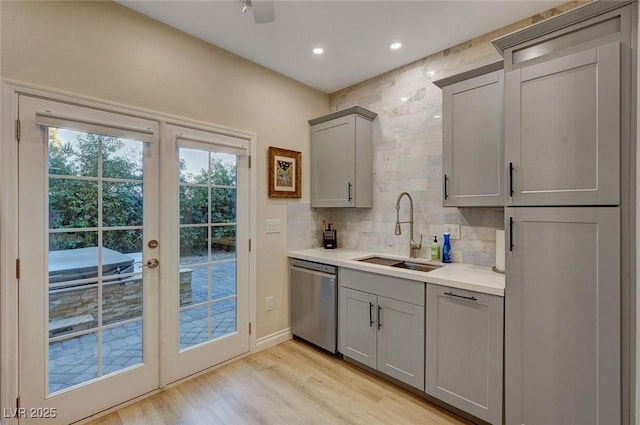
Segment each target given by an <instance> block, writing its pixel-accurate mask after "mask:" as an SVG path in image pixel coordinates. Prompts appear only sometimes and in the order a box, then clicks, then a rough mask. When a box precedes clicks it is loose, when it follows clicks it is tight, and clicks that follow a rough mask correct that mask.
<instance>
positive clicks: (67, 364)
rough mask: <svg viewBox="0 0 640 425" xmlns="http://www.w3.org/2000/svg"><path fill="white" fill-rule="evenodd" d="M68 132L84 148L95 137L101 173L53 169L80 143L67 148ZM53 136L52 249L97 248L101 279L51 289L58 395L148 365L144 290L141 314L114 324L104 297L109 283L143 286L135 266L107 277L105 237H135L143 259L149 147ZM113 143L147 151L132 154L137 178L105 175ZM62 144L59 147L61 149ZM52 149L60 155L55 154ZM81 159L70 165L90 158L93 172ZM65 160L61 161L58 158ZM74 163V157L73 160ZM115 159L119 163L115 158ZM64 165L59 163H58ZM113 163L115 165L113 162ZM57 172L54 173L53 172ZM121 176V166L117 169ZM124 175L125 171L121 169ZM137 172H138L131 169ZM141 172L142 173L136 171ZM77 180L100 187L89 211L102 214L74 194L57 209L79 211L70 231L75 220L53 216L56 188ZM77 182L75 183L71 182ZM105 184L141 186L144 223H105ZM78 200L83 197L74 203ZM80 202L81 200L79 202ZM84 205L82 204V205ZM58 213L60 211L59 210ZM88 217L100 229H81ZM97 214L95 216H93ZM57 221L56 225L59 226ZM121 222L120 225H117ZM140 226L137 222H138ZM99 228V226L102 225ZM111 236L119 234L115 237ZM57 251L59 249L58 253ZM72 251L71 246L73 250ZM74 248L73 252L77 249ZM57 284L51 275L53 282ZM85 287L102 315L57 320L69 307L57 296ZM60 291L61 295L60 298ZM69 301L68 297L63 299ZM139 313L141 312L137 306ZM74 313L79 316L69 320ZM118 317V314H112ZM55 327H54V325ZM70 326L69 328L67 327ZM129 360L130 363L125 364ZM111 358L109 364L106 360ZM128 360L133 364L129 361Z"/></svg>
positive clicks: (53, 381)
mask: <svg viewBox="0 0 640 425" xmlns="http://www.w3.org/2000/svg"><path fill="white" fill-rule="evenodd" d="M60 132H62V133H66V136H67V137H74V136H75V137H76V143H75V144H76V145H78V144H79V141H80V137H82V136H84V137H87V138H89V139H93V141H94V142H96V143H94V145H95V146H93V147H94V148H95V149H96V153H95V172H88V173H81V174H89V175H73V174H72V173H70V172H69V171H73V168H74V166H75V167H76V169H77V167H78V164H77V163H76V164H67V165H69V167H68V168H69V169H68V170H67V173H66V174H65V173H64V170H62V171H63V172H62V173H60V172H59V171H60V168H59V167H57V168H54V167H53V166H52V165H54V164H53V163H54V162H55V160H56V158H55V157H54V156H55V154H56V152H55V151H56V149H58V152H57V153H58V154H59V153H60V152H61V151H63V150H64V149H72V148H71V146H73V145H74V143H73V142H68V144H67V147H66V148H65V147H64V146H63V145H61V144H63V143H64V142H66V141H65V140H63V139H62V138H61V137H60V135H59V133H60ZM47 136H48V147H49V154H48V158H49V161H48V162H49V166H50V169H49V173H48V181H49V192H48V195H49V196H48V198H49V202H48V203H47V204H48V206H49V208H50V211H49V224H48V226H47V227H48V228H49V231H48V233H49V250H50V251H51V252H52V253H55V251H58V253H60V251H65V249H64V248H62V249H53V248H61V247H62V246H64V240H63V241H62V242H63V243H58V244H56V243H55V242H53V241H55V240H56V239H58V238H60V239H64V238H65V237H67V246H81V247H82V248H86V247H93V246H95V247H96V269H97V270H96V274H97V275H96V276H94V277H92V278H86V279H71V280H66V281H62V282H57V283H50V284H49V286H48V293H49V308H48V309H47V310H48V311H47V317H48V321H49V329H50V331H49V356H48V360H49V361H48V364H47V368H48V373H47V378H48V381H49V382H48V389H49V392H50V393H55V392H57V391H61V390H65V389H68V388H71V387H73V386H76V385H79V384H83V383H85V382H87V381H89V380H91V379H96V378H100V377H102V376H104V375H107V374H110V373H112V372H117V371H119V370H122V369H124V368H127V367H130V366H133V365H135V364H139V363H142V360H143V357H142V290H141V289H140V292H141V293H140V295H139V299H138V300H137V301H138V304H139V306H138V310H139V316H138V317H133V318H124V319H123V318H119V319H120V320H118V318H116V319H115V320H114V318H113V317H111V318H110V323H106V321H105V320H104V319H105V317H104V316H105V306H104V304H105V301H111V300H109V299H105V298H106V297H105V294H104V286H103V285H104V284H115V285H125V283H123V282H122V281H123V280H129V281H133V280H135V279H136V278H137V280H139V281H140V283H139V285H140V287H142V273H141V269H140V268H135V267H134V268H132V269H133V271H131V272H129V273H122V274H118V275H117V276H107V275H104V273H103V267H105V265H104V264H103V263H104V261H103V260H104V253H105V249H108V248H107V246H105V245H108V244H109V242H110V241H111V242H113V240H114V239H115V238H114V237H108V238H106V239H108V240H107V241H105V233H106V234H107V235H109V236H111V235H116V236H117V232H122V231H127V232H130V234H131V235H133V234H135V239H137V241H136V245H137V250H138V251H139V252H138V253H137V255H136V257H139V258H138V259H139V260H141V259H142V245H141V242H142V230H143V227H142V189H143V186H142V183H143V181H142V180H141V178H142V176H143V168H144V166H143V152H144V149H145V147H144V144H143V142H139V141H133V140H125V139H117V138H110V137H108V136H101V135H97V134H91V133H82V132H77V131H69V130H64V129H58V128H55V127H49V128H48V131H47ZM108 142H115V143H116V144H117V146H121V145H124V146H125V147H126V146H129V147H131V145H132V144H136V145H138V146H139V147H141V149H137V152H129V153H130V154H131V153H138V154H139V164H138V167H133V171H134V172H133V173H131V174H132V177H133V178H122V176H119V177H113V176H112V175H113V174H112V171H107V172H106V173H105V170H104V163H103V161H104V160H105V159H106V158H105V157H104V146H105V144H106V143H108ZM56 145H59V146H56ZM52 151H54V152H53V153H52ZM77 153H79V154H80V156H82V155H85V158H75V161H74V158H71V160H70V161H69V162H77V161H82V160H83V159H84V162H85V164H84V165H85V166H86V165H87V163H88V164H89V167H88V168H91V162H93V160H92V159H91V158H89V159H87V158H86V152H82V151H80V152H77ZM67 156H68V157H69V156H71V157H72V156H73V155H70V154H69V150H67ZM115 156H116V158H115V161H117V160H118V158H117V155H115ZM58 159H59V158H58ZM67 159H68V158H67ZM112 160H113V159H112ZM58 165H59V164H58ZM112 165H113V164H112ZM52 169H54V172H53V173H52V172H51V171H52ZM114 170H115V171H116V173H115V174H117V171H118V170H117V167H116V168H115V169H114ZM120 171H122V170H120ZM129 171H132V170H129ZM136 171H137V173H136ZM105 174H108V175H111V177H107V176H105ZM74 182H87V183H93V182H95V185H91V186H94V187H95V196H96V201H97V205H96V202H95V201H94V202H93V205H90V206H89V210H91V207H94V208H95V209H96V211H89V214H86V213H87V211H86V210H85V209H84V208H83V206H84V205H83V203H84V202H85V201H86V199H82V197H81V196H79V195H81V194H82V193H78V192H75V193H72V194H71V196H70V202H68V203H67V204H64V203H62V204H61V205H57V207H63V208H67V209H73V208H75V214H76V218H75V221H74V223H73V224H74V226H67V227H65V224H68V223H65V222H66V221H69V219H70V218H69V217H63V218H62V220H59V219H58V218H57V217H56V216H55V215H52V212H51V205H50V203H51V197H52V195H53V193H52V186H54V189H55V186H56V185H58V186H60V187H61V188H62V189H64V188H65V184H66V186H67V187H66V188H67V189H69V188H70V189H72V190H73V183H74ZM69 183H71V184H69ZM105 183H106V185H107V186H109V185H121V187H124V185H130V187H137V190H135V191H134V193H135V192H136V191H137V195H138V197H139V201H140V202H139V205H138V207H139V211H137V214H138V215H139V218H140V219H139V220H137V221H138V222H139V223H140V224H139V225H125V226H110V225H108V224H107V223H106V222H105V218H106V217H105V214H104V213H105V211H104V209H105V205H104V202H103V199H104V195H105V194H104V190H105ZM85 195H86V196H87V197H90V195H91V191H90V190H89V191H87V192H85ZM73 198H78V199H73ZM74 201H76V202H74ZM76 203H77V204H80V205H76ZM53 209H55V207H54V208H53ZM59 212H60V211H55V212H54V214H55V213H59ZM82 213H85V214H84V215H85V217H84V219H86V221H84V223H86V224H94V226H90V225H87V226H86V227H82V226H77V225H78V224H83V220H82ZM91 215H94V217H91ZM92 219H93V220H97V222H92ZM51 221H54V222H53V223H52V222H51ZM116 224H118V223H116ZM136 224H137V223H136ZM96 225H97V226H96ZM109 232H115V233H113V234H110V233H109ZM91 233H94V234H95V235H96V237H95V238H90V239H94V240H95V243H92V242H90V239H87V238H86V236H85V235H90V234H91ZM74 238H75V239H76V241H75V242H76V243H75V245H74V242H73V239H74ZM52 249H53V250H52ZM67 249H68V248H67ZM71 249H73V248H71ZM48 280H51V274H50V278H49V279H48ZM80 287H81V290H82V291H83V295H82V296H81V298H86V297H87V296H89V297H95V307H94V309H93V310H92V312H95V314H96V317H92V316H91V314H80V315H78V314H76V313H78V310H75V311H73V310H71V311H68V312H67V313H66V314H65V313H64V312H63V313H62V317H61V318H59V319H57V320H59V321H60V320H61V321H62V322H56V319H55V318H52V317H51V313H52V312H53V311H54V310H53V308H55V306H56V304H58V305H59V304H63V302H60V300H57V301H56V299H55V296H56V295H58V294H60V293H63V292H67V293H69V292H70V291H73V290H78V288H80ZM56 293H58V294H56ZM62 301H64V299H62ZM106 310H107V313H109V309H106ZM133 310H136V309H135V308H134V309H133ZM69 314H72V315H74V316H72V317H67V316H68V315H69ZM111 316H113V315H111ZM52 323H53V324H54V325H53V326H52ZM56 323H58V325H56ZM64 325H67V326H64ZM116 357H117V358H119V359H120V361H113V360H115V358H116ZM123 359H124V360H125V361H124V362H123V361H122V360H123ZM105 360H106V361H105ZM127 360H128V361H127Z"/></svg>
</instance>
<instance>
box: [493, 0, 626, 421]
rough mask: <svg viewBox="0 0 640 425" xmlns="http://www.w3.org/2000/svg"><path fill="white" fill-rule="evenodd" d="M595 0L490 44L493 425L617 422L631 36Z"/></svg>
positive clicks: (615, 9) (620, 9)
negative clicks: (494, 87)
mask: <svg viewBox="0 0 640 425" xmlns="http://www.w3.org/2000/svg"><path fill="white" fill-rule="evenodd" d="M635 7H637V4H631V3H630V2H595V3H591V4H589V5H587V6H583V7H581V8H578V9H574V10H573V11H571V12H568V13H566V14H563V15H559V16H557V17H555V18H552V19H549V20H547V21H544V22H542V23H540V24H538V25H534V26H532V27H529V28H526V29H524V30H522V31H519V32H516V33H513V34H510V35H507V36H505V37H503V38H500V39H498V40H495V41H494V44H495V45H496V47H497V48H498V49H499V50H500V51H501V52H502V53H503V55H504V67H505V166H504V175H505V182H506V187H505V195H506V196H505V199H506V205H507V208H506V210H505V228H506V229H507V231H506V239H507V240H506V250H507V258H506V270H507V272H506V288H505V423H506V424H509V425H511V424H518V425H519V424H528V425H534V424H566V425H569V424H576V425H577V424H580V425H586V424H600V425H608V424H620V423H629V422H630V412H631V408H630V405H629V394H630V388H629V380H628V376H629V373H630V372H629V371H630V369H629V364H628V359H629V349H628V347H629V345H628V344H629V339H630V334H629V332H628V326H629V322H630V317H631V313H630V309H629V305H628V304H625V301H624V300H625V296H626V298H627V299H628V298H629V297H628V292H629V290H630V277H629V273H625V270H628V269H629V267H630V263H629V259H630V257H631V252H632V248H631V244H630V241H629V238H630V237H629V234H630V233H631V228H632V226H631V218H630V213H629V211H630V208H629V205H630V202H631V199H630V197H631V195H630V187H631V175H632V173H631V165H630V162H629V161H630V160H629V158H630V156H631V155H630V152H634V151H633V149H632V141H633V137H632V135H631V128H633V126H632V121H631V115H630V111H631V100H632V99H631V87H632V75H631V72H630V71H631V58H632V50H631V46H632V43H631V39H632V19H634V18H633V17H634V16H636V15H637V10H635Z"/></svg>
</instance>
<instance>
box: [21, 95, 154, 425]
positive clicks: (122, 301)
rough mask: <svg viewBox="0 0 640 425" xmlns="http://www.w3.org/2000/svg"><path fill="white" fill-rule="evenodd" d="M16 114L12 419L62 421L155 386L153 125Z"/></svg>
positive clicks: (32, 107)
mask: <svg viewBox="0 0 640 425" xmlns="http://www.w3.org/2000/svg"><path fill="white" fill-rule="evenodd" d="M19 116H20V122H21V133H22V135H21V140H20V142H19V176H18V179H19V183H18V185H19V206H18V208H19V255H20V260H21V276H20V285H19V394H20V401H21V406H24V407H26V408H27V411H26V414H25V415H22V417H21V418H20V423H21V424H22V423H42V422H43V421H44V420H45V418H43V417H42V416H43V415H44V416H48V418H46V419H47V423H52V424H55V423H60V424H68V423H71V422H74V421H76V420H79V419H82V418H84V417H87V416H89V415H91V414H94V413H97V412H99V411H100V410H103V409H105V408H108V407H111V406H113V405H116V404H118V403H120V402H123V401H125V400H128V399H131V398H134V397H136V396H139V395H141V394H144V393H145V392H148V391H151V390H153V389H155V388H157V387H158V382H159V380H158V379H159V378H158V377H159V366H158V320H157V319H158V296H159V287H158V269H157V268H156V267H157V266H158V260H157V257H158V249H157V247H155V246H156V244H155V243H154V242H152V241H154V240H157V239H158V224H159V223H158V216H157V211H158V199H157V194H158V158H159V149H158V125H157V123H155V122H153V121H148V120H142V119H137V118H131V117H127V116H123V115H119V114H114V113H108V112H104V111H99V110H94V109H89V108H81V107H77V106H74V105H69V104H64V103H59V102H53V101H48V100H43V99H38V98H33V97H28V96H22V95H21V96H20V97H19ZM30 409H41V410H34V412H36V413H37V414H35V415H32V414H31V410H30ZM40 412H41V414H40Z"/></svg>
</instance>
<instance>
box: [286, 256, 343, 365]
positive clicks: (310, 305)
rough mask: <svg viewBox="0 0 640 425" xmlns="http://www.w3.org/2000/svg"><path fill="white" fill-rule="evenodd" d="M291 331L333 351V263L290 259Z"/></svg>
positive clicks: (335, 295)
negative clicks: (330, 264)
mask: <svg viewBox="0 0 640 425" xmlns="http://www.w3.org/2000/svg"><path fill="white" fill-rule="evenodd" d="M289 269H290V275H289V276H290V280H289V281H290V282H291V333H293V335H295V336H297V337H299V338H302V339H304V340H306V341H309V342H311V343H312V344H315V345H317V346H318V347H320V348H323V349H325V350H327V351H330V352H332V353H335V352H336V351H337V330H338V320H337V318H338V309H337V305H338V284H337V271H338V269H337V267H334V266H329V265H327V264H320V263H314V262H311V261H304V260H297V259H291V264H290V267H289Z"/></svg>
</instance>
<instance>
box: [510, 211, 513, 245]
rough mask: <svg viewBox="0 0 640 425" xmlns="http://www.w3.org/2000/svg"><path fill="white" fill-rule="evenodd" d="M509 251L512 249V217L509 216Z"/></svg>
mask: <svg viewBox="0 0 640 425" xmlns="http://www.w3.org/2000/svg"><path fill="white" fill-rule="evenodd" d="M509 251H513V217H509Z"/></svg>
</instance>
